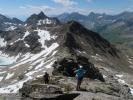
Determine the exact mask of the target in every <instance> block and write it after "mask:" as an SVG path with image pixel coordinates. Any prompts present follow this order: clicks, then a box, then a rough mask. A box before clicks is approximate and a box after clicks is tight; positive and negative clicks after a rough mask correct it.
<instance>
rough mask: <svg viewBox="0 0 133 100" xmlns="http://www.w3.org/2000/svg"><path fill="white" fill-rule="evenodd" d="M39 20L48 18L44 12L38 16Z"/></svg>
mask: <svg viewBox="0 0 133 100" xmlns="http://www.w3.org/2000/svg"><path fill="white" fill-rule="evenodd" d="M38 18H40V19H44V18H47V16H46V15H45V14H44V12H43V11H41V12H40V13H39V14H38Z"/></svg>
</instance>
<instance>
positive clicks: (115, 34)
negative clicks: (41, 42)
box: [0, 12, 133, 47]
mask: <svg viewBox="0 0 133 100" xmlns="http://www.w3.org/2000/svg"><path fill="white" fill-rule="evenodd" d="M36 19H40V20H36ZM43 19H45V20H43ZM72 20H73V21H77V22H79V23H80V24H82V25H83V26H84V27H86V28H87V29H89V30H92V31H95V32H97V33H99V34H100V35H101V36H102V37H104V38H105V39H107V40H108V41H110V42H112V43H115V44H122V45H126V46H128V47H133V12H123V13H120V14H117V15H107V14H105V13H103V14H100V13H94V12H91V13H90V14H88V15H82V14H79V13H76V12H75V13H70V14H69V13H64V14H61V15H58V16H56V17H47V16H46V15H44V13H43V12H41V13H40V14H39V15H37V14H33V15H31V16H30V17H29V18H28V19H27V20H26V21H25V22H23V21H21V20H19V19H17V18H12V19H11V18H8V17H6V16H4V15H0V30H4V31H9V30H14V29H17V28H20V27H23V26H24V25H27V23H28V24H29V25H30V24H32V27H34V25H36V24H38V25H42V24H44V26H46V25H47V26H49V25H56V24H61V23H67V22H69V21H72ZM51 23H52V24H51ZM53 23H54V24H53ZM33 24H34V25H33Z"/></svg>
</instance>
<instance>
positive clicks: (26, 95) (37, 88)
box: [19, 81, 79, 100]
mask: <svg viewBox="0 0 133 100" xmlns="http://www.w3.org/2000/svg"><path fill="white" fill-rule="evenodd" d="M19 93H20V95H21V100H27V99H28V100H29V99H30V100H73V98H75V97H76V96H78V95H79V93H71V94H66V93H63V91H62V88H61V87H60V86H59V85H52V84H51V85H48V84H44V83H39V81H38V82H37V83H34V81H32V82H26V83H24V85H23V87H22V88H21V89H20V90H19Z"/></svg>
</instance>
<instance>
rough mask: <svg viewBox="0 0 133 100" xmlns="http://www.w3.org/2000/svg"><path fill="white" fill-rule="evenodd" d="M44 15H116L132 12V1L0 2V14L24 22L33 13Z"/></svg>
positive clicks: (23, 0)
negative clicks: (93, 13)
mask: <svg viewBox="0 0 133 100" xmlns="http://www.w3.org/2000/svg"><path fill="white" fill-rule="evenodd" d="M40 11H43V12H44V13H45V14H46V15H49V16H52V15H58V14H62V13H65V12H67V13H72V12H79V13H81V14H85V15H88V14H89V13H90V12H95V13H107V14H118V13H121V12H123V11H133V0H0V14H3V15H6V16H9V17H17V18H19V19H21V20H25V19H26V18H27V17H29V16H30V15H31V14H33V13H39V12H40Z"/></svg>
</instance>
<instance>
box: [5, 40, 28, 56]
mask: <svg viewBox="0 0 133 100" xmlns="http://www.w3.org/2000/svg"><path fill="white" fill-rule="evenodd" d="M5 51H6V52H12V53H13V52H14V54H16V53H19V52H22V53H25V52H28V51H29V48H28V47H25V43H24V41H23V40H20V41H18V42H15V43H14V44H13V45H7V47H6V49H5Z"/></svg>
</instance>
